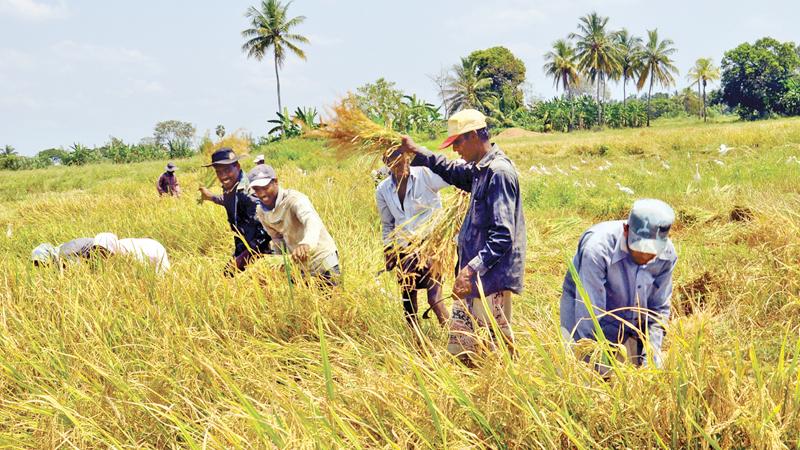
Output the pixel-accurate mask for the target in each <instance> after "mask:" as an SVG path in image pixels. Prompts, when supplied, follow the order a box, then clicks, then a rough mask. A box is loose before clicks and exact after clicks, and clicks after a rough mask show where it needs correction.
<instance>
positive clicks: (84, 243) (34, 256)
mask: <svg viewBox="0 0 800 450" xmlns="http://www.w3.org/2000/svg"><path fill="white" fill-rule="evenodd" d="M99 250H102V249H99V248H98V247H96V246H95V244H94V238H77V239H73V240H71V241H68V242H65V243H63V244H61V245H59V246H58V247H54V246H53V245H52V244H50V243H44V244H40V245H39V246H37V247H36V248H34V249H33V251H32V252H31V261H32V262H33V264H34V265H35V266H43V265H49V264H52V263H59V264H62V265H63V264H65V263H67V262H76V261H79V260H82V259H90V258H92V257H93V256H97V255H98V253H100V252H99Z"/></svg>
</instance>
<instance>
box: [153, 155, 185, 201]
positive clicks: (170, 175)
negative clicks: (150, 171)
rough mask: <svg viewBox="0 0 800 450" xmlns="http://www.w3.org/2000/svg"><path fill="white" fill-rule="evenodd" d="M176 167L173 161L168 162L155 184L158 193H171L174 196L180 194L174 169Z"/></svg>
mask: <svg viewBox="0 0 800 450" xmlns="http://www.w3.org/2000/svg"><path fill="white" fill-rule="evenodd" d="M176 170H178V168H177V167H176V166H175V164H173V163H171V162H170V163H168V164H167V167H166V169H165V172H164V173H162V174H161V176H160V177H158V183H157V184H156V188H157V189H158V195H159V196H164V195H173V196H175V197H180V196H181V187H180V185H179V184H178V177H176V176H175V171H176Z"/></svg>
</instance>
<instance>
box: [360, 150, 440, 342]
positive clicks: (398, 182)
mask: <svg viewBox="0 0 800 450" xmlns="http://www.w3.org/2000/svg"><path fill="white" fill-rule="evenodd" d="M384 162H385V163H386V165H387V166H388V167H389V170H390V171H391V176H390V177H388V178H386V179H385V180H383V181H382V182H381V183H380V184H379V185H378V188H377V190H376V192H375V199H376V201H377V203H378V212H379V213H380V216H381V232H382V235H383V245H384V255H385V257H386V270H392V269H393V268H395V267H397V266H398V262H399V267H398V271H397V275H398V282H399V283H400V288H401V290H402V297H403V310H404V311H405V316H406V321H407V322H408V324H409V325H411V326H412V327H414V326H416V325H417V311H418V307H417V290H418V289H425V290H426V291H427V294H428V305H429V306H430V309H432V310H433V312H434V314H436V318H437V319H438V320H439V324H440V325H444V324H445V322H446V321H447V309H446V308H445V305H444V303H443V302H442V280H441V276H434V275H432V274H431V270H430V264H429V261H420V260H419V258H416V257H414V256H409V255H408V254H407V252H404V249H406V248H407V247H408V245H409V243H411V242H414V241H416V240H420V239H425V236H419V235H418V234H419V233H417V231H418V230H419V229H420V226H421V225H422V224H423V223H425V222H426V221H427V220H429V219H430V218H431V215H433V213H434V211H436V210H437V209H439V208H441V207H442V199H441V197H440V196H439V191H440V190H441V189H443V188H446V187H448V186H450V185H449V184H447V183H446V182H445V181H444V180H443V179H442V178H441V177H440V176H439V175H436V174H435V173H433V172H431V171H430V169H428V168H426V167H411V166H410V164H409V160H408V157H407V156H405V155H404V154H403V153H402V152H398V151H396V152H393V153H392V154H390V155H388V156H387V157H386V158H384Z"/></svg>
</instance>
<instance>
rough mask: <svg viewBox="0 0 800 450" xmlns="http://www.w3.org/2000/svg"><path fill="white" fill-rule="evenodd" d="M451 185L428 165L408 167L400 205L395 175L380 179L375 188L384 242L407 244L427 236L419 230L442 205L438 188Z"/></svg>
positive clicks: (398, 244) (402, 245) (388, 243)
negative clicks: (404, 191)
mask: <svg viewBox="0 0 800 450" xmlns="http://www.w3.org/2000/svg"><path fill="white" fill-rule="evenodd" d="M448 186H450V185H449V184H447V182H445V181H444V180H443V179H442V177H440V176H439V175H436V174H435V173H433V172H431V170H430V169H428V168H427V167H409V173H408V182H407V183H406V193H405V199H404V201H403V203H402V204H400V198H399V197H398V196H397V183H395V180H394V177H393V176H389V178H387V179H385V180H383V181H381V183H380V184H379V185H378V187H377V189H376V190H375V200H376V201H377V203H378V212H379V213H380V216H381V234H382V235H383V244H384V245H390V244H396V245H397V246H398V247H405V246H407V245H408V244H409V241H412V240H414V239H415V238H425V236H417V235H416V232H417V230H418V229H419V228H420V226H421V225H422V224H424V223H425V222H426V221H428V220H429V219H430V218H431V216H432V215H433V213H434V211H436V210H437V209H439V208H441V207H442V199H441V197H440V196H439V191H441V190H442V189H444V188H446V187H448Z"/></svg>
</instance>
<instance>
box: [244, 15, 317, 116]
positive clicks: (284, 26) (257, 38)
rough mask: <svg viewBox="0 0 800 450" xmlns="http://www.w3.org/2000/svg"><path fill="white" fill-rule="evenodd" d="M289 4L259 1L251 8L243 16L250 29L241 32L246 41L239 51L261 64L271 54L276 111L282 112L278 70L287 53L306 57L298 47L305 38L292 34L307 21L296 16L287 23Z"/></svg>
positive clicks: (288, 19) (305, 41)
mask: <svg viewBox="0 0 800 450" xmlns="http://www.w3.org/2000/svg"><path fill="white" fill-rule="evenodd" d="M291 4H292V2H291V1H289V2H286V3H285V4H284V3H281V2H280V0H262V2H261V5H260V8H256V7H255V6H251V7H250V8H248V9H247V12H246V13H245V17H247V18H248V19H249V20H250V26H251V28H248V29H246V30H244V31H242V37H243V38H245V39H247V41H245V43H244V44H243V45H242V51H243V52H245V53H246V54H247V57H248V58H255V59H256V60H258V61H261V60H262V59H263V58H264V56H265V55H267V53H268V52H269V50H270V49H271V50H272V58H273V61H274V62H275V81H276V83H277V85H278V111H283V106H282V105H281V79H280V75H279V73H278V69H279V68H281V67H283V63H284V62H285V61H286V57H287V56H288V55H289V53H293V54H294V55H295V56H297V57H299V58H300V59H302V60H305V59H306V54H305V52H304V51H303V50H302V49H301V48H300V47H299V45H300V44H307V43H308V38H306V37H305V36H302V35H300V34H296V33H294V32H293V31H292V30H293V29H294V28H295V27H297V26H298V25H300V24H301V23H303V21H305V20H306V17H305V16H297V17H292V18H291V19H290V18H289V15H288V9H289V6H290V5H291Z"/></svg>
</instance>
